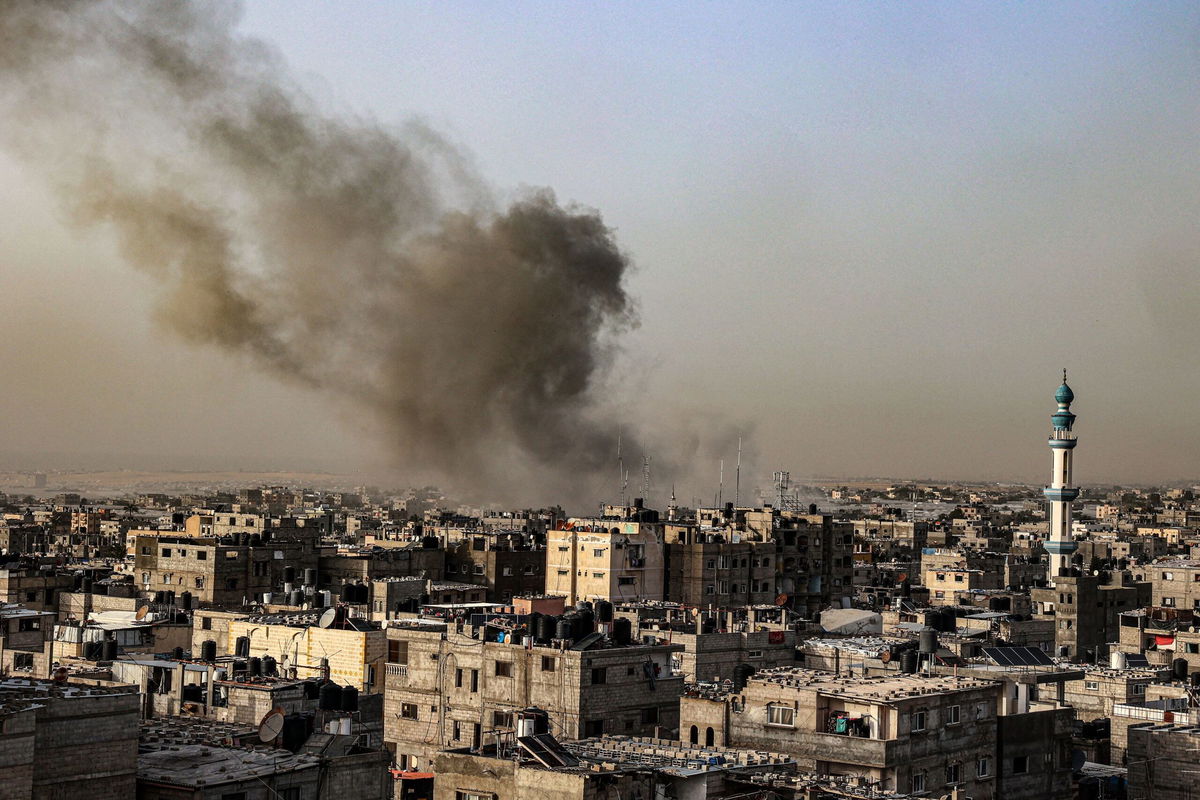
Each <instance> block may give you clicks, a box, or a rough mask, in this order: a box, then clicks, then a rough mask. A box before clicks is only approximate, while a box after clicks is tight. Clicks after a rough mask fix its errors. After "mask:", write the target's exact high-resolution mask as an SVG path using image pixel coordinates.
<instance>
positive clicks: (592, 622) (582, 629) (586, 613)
mask: <svg viewBox="0 0 1200 800" xmlns="http://www.w3.org/2000/svg"><path fill="white" fill-rule="evenodd" d="M575 616H577V617H578V618H579V637H580V638H583V637H584V636H587V635H588V634H589V633H592V632H593V631H595V630H596V615H595V614H594V613H592V610H591V609H590V608H585V609H584V610H583V611H580V612H579V613H578V614H576V615H575Z"/></svg>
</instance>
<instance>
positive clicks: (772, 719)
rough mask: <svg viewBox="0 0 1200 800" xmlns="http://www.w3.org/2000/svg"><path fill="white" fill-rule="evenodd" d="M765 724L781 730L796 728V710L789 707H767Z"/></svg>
mask: <svg viewBox="0 0 1200 800" xmlns="http://www.w3.org/2000/svg"><path fill="white" fill-rule="evenodd" d="M767 724H768V725H778V726H779V727H782V728H794V727H796V709H794V708H792V707H791V706H777V705H769V706H767Z"/></svg>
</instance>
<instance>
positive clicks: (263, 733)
mask: <svg viewBox="0 0 1200 800" xmlns="http://www.w3.org/2000/svg"><path fill="white" fill-rule="evenodd" d="M282 732H283V712H282V711H280V710H279V709H278V708H273V709H271V710H270V711H268V712H267V713H266V715H265V716H263V718H262V722H260V723H258V739H259V741H261V742H262V743H264V744H270V743H271V742H273V741H275V740H276V739H278V738H279V734H280V733H282Z"/></svg>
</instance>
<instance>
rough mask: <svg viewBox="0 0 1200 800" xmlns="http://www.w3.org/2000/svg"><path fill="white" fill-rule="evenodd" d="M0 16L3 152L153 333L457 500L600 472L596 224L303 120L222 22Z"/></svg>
mask: <svg viewBox="0 0 1200 800" xmlns="http://www.w3.org/2000/svg"><path fill="white" fill-rule="evenodd" d="M0 9H2V11H0V103H2V105H0V113H3V115H4V116H3V119H4V124H3V133H2V134H0V135H2V136H3V137H4V142H5V145H6V146H7V147H8V149H9V150H10V151H12V152H15V153H16V154H18V155H19V156H20V157H21V158H22V159H23V160H24V161H25V162H26V163H28V164H30V165H32V167H33V168H35V169H36V170H39V171H40V172H42V173H43V174H44V175H45V176H46V178H47V179H48V180H50V181H52V182H53V183H54V185H55V186H56V188H57V189H58V190H59V191H60V192H61V194H62V197H63V198H64V199H65V201H66V203H67V207H68V209H69V211H70V213H71V215H72V218H73V219H74V220H75V221H77V222H78V223H79V224H82V225H100V226H102V227H106V228H107V229H110V230H112V231H113V232H115V235H116V237H117V240H118V243H119V246H120V249H121V252H122V253H123V255H124V256H125V258H126V259H127V260H128V261H129V262H130V263H131V264H133V265H135V266H136V267H138V268H139V269H142V270H144V271H146V272H148V273H150V274H152V275H153V276H154V277H155V278H156V279H157V280H158V281H159V282H160V285H161V290H162V292H161V295H162V302H161V304H160V306H159V307H158V309H157V313H158V316H159V317H160V318H161V320H162V322H163V323H165V324H166V325H167V326H169V327H170V328H171V329H173V330H175V331H177V332H178V333H179V334H181V335H182V336H184V337H186V338H187V339H188V340H191V341H194V342H198V343H203V344H208V345H215V346H217V347H220V348H224V349H225V350H227V351H230V352H233V353H237V354H242V355H244V356H246V357H248V359H249V360H250V361H251V362H252V363H253V364H255V365H257V366H258V367H259V368H262V369H265V370H269V371H270V372H271V373H273V374H275V375H277V376H279V377H280V378H282V379H285V380H288V381H293V382H296V383H299V384H303V385H306V386H309V387H314V388H317V389H320V390H322V391H325V392H327V393H329V394H330V395H332V396H334V397H336V398H338V399H340V400H343V401H344V403H345V405H346V407H347V408H348V409H349V410H350V412H351V413H358V414H359V415H360V416H361V415H365V416H367V417H369V418H372V419H373V421H374V424H377V425H378V426H380V427H379V429H380V430H382V431H385V432H386V434H387V435H388V436H390V437H391V438H392V439H393V440H394V444H393V445H392V446H393V447H394V449H395V451H396V452H397V453H398V457H397V463H398V464H403V465H409V466H417V467H420V468H422V469H423V470H427V471H429V472H433V473H434V474H439V475H442V476H445V477H448V478H449V479H450V480H451V481H452V482H454V483H456V484H457V485H460V486H470V485H472V484H476V485H480V486H486V487H489V488H491V489H493V490H495V491H499V492H503V491H506V490H510V489H512V488H513V487H518V486H521V485H522V484H527V483H528V482H529V481H531V480H533V481H538V480H546V479H547V476H562V477H564V478H566V479H567V480H570V476H577V475H580V474H585V475H586V474H588V473H589V472H590V471H591V470H592V469H593V468H594V467H595V466H596V465H597V463H598V462H600V461H601V460H603V461H605V462H606V463H607V462H609V461H611V458H612V449H613V444H612V440H613V438H614V436H613V431H614V428H615V426H611V425H609V424H607V423H606V422H605V421H604V420H603V419H602V418H601V417H602V412H601V411H600V410H599V405H598V403H597V402H596V400H595V398H596V395H597V394H598V388H599V386H598V385H599V383H600V381H601V379H602V376H603V374H604V367H605V365H606V363H607V360H608V356H609V355H610V354H611V349H612V343H613V338H614V334H617V333H619V332H620V331H621V330H622V329H624V328H626V327H628V326H630V325H632V324H635V314H634V309H633V306H632V303H631V300H630V298H629V297H628V296H627V294H626V291H625V287H624V279H625V275H626V272H627V269H628V261H627V259H626V257H625V256H624V255H623V254H622V252H621V251H620V249H619V248H618V247H617V245H616V243H615V241H614V239H613V235H612V232H611V231H610V230H609V229H608V228H606V227H605V225H604V223H603V221H602V220H601V218H600V216H599V215H598V214H597V213H595V212H594V211H590V210H587V209H580V208H575V207H563V206H562V205H560V204H559V203H558V202H557V201H556V200H555V197H554V195H553V194H552V193H551V192H549V191H531V192H528V193H526V194H525V195H523V196H520V197H519V198H518V199H517V200H516V201H515V202H513V203H512V204H511V205H510V206H509V207H507V208H499V207H498V204H497V202H496V201H495V200H494V199H493V198H492V197H491V193H490V192H489V191H488V190H487V189H486V187H485V186H484V184H483V182H482V181H480V180H479V179H478V178H476V177H475V176H474V175H473V173H472V171H471V170H470V168H469V165H468V164H467V163H466V160H465V159H464V158H463V157H462V156H461V154H460V153H458V152H457V151H456V150H455V148H454V147H453V146H451V145H450V144H448V143H447V142H446V141H444V140H443V139H442V138H440V137H439V136H438V135H436V134H435V133H434V132H432V131H430V130H428V129H426V128H424V127H422V126H420V125H416V124H413V125H410V126H408V127H406V128H405V129H403V130H392V129H389V128H386V127H384V126H381V125H379V124H375V123H374V122H372V121H370V120H366V119H359V118H353V117H352V116H351V115H340V114H339V115H332V114H329V113H326V112H324V111H323V110H321V109H319V108H318V107H317V104H316V103H314V102H313V101H312V100H311V99H310V98H309V97H308V96H307V95H306V94H305V93H304V92H303V91H302V90H301V89H300V88H299V87H298V86H297V85H296V83H295V82H294V81H293V80H292V79H291V78H290V77H289V76H288V73H287V70H286V68H285V66H284V65H283V64H282V62H281V60H280V59H279V58H278V57H277V56H276V55H275V54H274V52H273V51H272V50H271V48H270V47H268V46H267V45H265V44H264V43H263V42H261V41H258V40H255V39H251V38H247V37H245V36H242V35H239V34H238V33H237V32H236V30H235V27H236V23H237V21H238V17H239V9H238V8H237V7H236V6H233V5H216V4H213V3H203V4H200V3H185V2H159V1H158V0H156V2H150V3H144V2H129V3H117V2H77V1H76V0H64V1H63V2H28V1H27V0H0ZM85 268H87V265H80V269H85ZM561 486H562V483H559V484H558V485H555V486H553V488H554V489H555V490H557V489H560V488H561ZM526 488H528V487H526ZM546 488H548V489H549V488H551V484H547V485H546ZM588 488H589V489H591V488H593V487H588Z"/></svg>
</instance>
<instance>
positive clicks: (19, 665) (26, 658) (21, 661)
mask: <svg viewBox="0 0 1200 800" xmlns="http://www.w3.org/2000/svg"><path fill="white" fill-rule="evenodd" d="M13 669H22V670H24V669H28V670H31V669H33V653H13Z"/></svg>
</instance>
